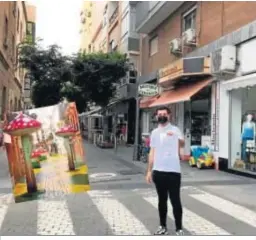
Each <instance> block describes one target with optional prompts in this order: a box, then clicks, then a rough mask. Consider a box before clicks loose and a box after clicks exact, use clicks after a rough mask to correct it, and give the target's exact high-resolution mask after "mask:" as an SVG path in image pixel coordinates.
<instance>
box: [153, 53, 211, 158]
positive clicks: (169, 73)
mask: <svg viewBox="0 0 256 240" xmlns="http://www.w3.org/2000/svg"><path fill="white" fill-rule="evenodd" d="M209 64H210V59H209V58H206V57H198V58H183V59H180V60H178V61H177V62H175V63H172V64H170V65H168V66H167V67H165V68H163V69H160V70H159V81H158V85H159V87H160V88H161V91H160V94H159V96H158V97H157V98H156V99H154V100H153V102H152V103H151V104H150V105H149V107H150V108H157V107H159V106H163V105H164V106H169V108H170V109H171V111H172V119H171V121H172V122H173V123H174V124H175V125H177V126H179V128H180V129H181V130H182V131H183V132H184V136H185V147H184V154H183V155H184V159H187V158H188V157H189V156H190V147H191V146H192V145H204V144H210V139H211V121H212V119H211V97H212V89H211V85H212V78H211V74H210V67H209ZM207 140H208V141H207Z"/></svg>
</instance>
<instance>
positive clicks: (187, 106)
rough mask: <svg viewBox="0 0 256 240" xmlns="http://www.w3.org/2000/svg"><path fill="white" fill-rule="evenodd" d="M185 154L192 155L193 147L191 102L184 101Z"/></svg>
mask: <svg viewBox="0 0 256 240" xmlns="http://www.w3.org/2000/svg"><path fill="white" fill-rule="evenodd" d="M184 140H185V146H184V155H185V156H190V147H191V102H190V101H189V102H185V103H184Z"/></svg>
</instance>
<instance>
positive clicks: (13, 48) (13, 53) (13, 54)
mask: <svg viewBox="0 0 256 240" xmlns="http://www.w3.org/2000/svg"><path fill="white" fill-rule="evenodd" d="M15 51H16V49H15V37H14V35H12V57H13V62H14V61H15Z"/></svg>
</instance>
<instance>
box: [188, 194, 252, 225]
mask: <svg viewBox="0 0 256 240" xmlns="http://www.w3.org/2000/svg"><path fill="white" fill-rule="evenodd" d="M190 196H191V197H193V198H194V199H196V200H198V201H200V202H202V203H204V204H207V205H209V206H210V207H212V208H214V209H216V210H219V211H221V212H223V213H226V214H228V215H230V216H231V217H234V218H236V219H238V220H240V221H242V222H244V223H247V224H248V225H251V226H252V227H255V228H256V213H255V212H253V211H251V210H249V209H247V208H245V207H242V206H240V205H238V204H235V203H233V202H231V201H228V200H225V199H223V198H220V197H217V196H215V195H212V194H209V193H207V192H204V191H201V194H191V195H190Z"/></svg>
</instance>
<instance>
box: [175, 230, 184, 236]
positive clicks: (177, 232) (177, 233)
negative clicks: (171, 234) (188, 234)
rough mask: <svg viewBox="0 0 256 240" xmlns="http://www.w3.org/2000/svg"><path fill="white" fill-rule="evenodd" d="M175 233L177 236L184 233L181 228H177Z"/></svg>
mask: <svg viewBox="0 0 256 240" xmlns="http://www.w3.org/2000/svg"><path fill="white" fill-rule="evenodd" d="M176 235H177V236H183V235H185V234H184V232H183V230H178V231H176Z"/></svg>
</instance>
